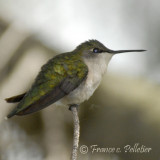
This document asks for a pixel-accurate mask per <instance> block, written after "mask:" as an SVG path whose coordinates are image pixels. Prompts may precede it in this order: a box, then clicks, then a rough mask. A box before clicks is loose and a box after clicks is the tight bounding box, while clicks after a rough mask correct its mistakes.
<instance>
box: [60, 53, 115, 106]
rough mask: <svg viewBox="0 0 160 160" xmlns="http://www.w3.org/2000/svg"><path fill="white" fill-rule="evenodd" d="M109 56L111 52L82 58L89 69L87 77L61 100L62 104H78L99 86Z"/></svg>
mask: <svg viewBox="0 0 160 160" xmlns="http://www.w3.org/2000/svg"><path fill="white" fill-rule="evenodd" d="M111 57H112V55H111V54H107V53H103V54H100V55H99V56H98V57H96V58H88V59H84V61H85V63H86V65H87V66H88V71H89V72H88V75H87V79H86V80H85V81H84V82H82V84H80V86H79V87H78V88H76V89H75V90H73V91H72V92H71V93H70V94H69V95H67V96H65V97H64V98H63V99H62V100H61V102H62V103H63V104H64V103H65V104H80V103H82V102H84V101H85V100H87V99H89V98H90V97H91V96H92V94H93V93H94V91H95V90H96V88H97V87H98V86H99V84H100V82H101V79H102V76H103V75H104V73H105V71H106V70H107V66H108V63H109V61H110V59H111Z"/></svg>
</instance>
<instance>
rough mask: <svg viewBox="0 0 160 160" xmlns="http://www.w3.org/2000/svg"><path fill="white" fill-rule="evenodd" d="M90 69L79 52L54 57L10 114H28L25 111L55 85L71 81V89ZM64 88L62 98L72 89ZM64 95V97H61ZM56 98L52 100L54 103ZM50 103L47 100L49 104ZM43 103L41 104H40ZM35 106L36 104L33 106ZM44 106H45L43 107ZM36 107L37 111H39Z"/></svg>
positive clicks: (42, 69)
mask: <svg viewBox="0 0 160 160" xmlns="http://www.w3.org/2000/svg"><path fill="white" fill-rule="evenodd" d="M87 72H88V69H87V66H86V65H85V63H84V62H83V60H82V58H81V56H80V55H79V54H75V53H73V52H70V53H64V54H60V55H58V56H56V57H54V58H53V59H51V60H49V61H48V63H47V64H45V65H44V66H43V67H42V68H41V72H40V73H39V75H38V76H37V78H36V80H35V82H34V84H33V85H32V87H31V89H30V90H29V91H28V92H27V93H26V95H25V97H24V98H23V99H22V100H21V101H20V103H19V105H18V106H17V107H16V108H15V109H14V110H13V111H12V112H11V113H10V114H9V115H8V117H11V116H13V115H15V114H28V112H27V113H24V112H23V111H25V109H27V108H28V107H29V106H30V105H32V104H34V103H35V102H37V101H39V100H40V99H41V98H42V97H45V95H47V94H49V93H50V92H52V90H54V88H55V87H59V86H60V85H64V83H63V82H64V81H65V83H66V80H67V83H68V81H69V83H71V84H70V85H73V87H72V88H71V90H73V89H74V88H75V87H77V86H78V85H79V84H80V83H81V82H82V81H83V79H85V77H86V75H87ZM65 87H67V86H64V88H63V89H62V90H63V92H64V94H62V95H59V96H60V98H62V97H63V96H65V94H68V93H69V92H70V91H71V90H70V89H69V90H68V91H67V90H66V89H65ZM61 96H62V97H61ZM53 101H54V100H52V103H53ZM49 104H50V103H49V102H47V105H49ZM39 105H41V104H39ZM33 107H34V106H33ZM43 108H44V107H43ZM37 110H38V109H36V110H35V111H37Z"/></svg>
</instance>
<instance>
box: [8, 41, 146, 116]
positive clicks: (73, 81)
mask: <svg viewBox="0 0 160 160" xmlns="http://www.w3.org/2000/svg"><path fill="white" fill-rule="evenodd" d="M142 51H144V50H118V51H114V50H111V49H109V48H107V47H105V46H104V45H103V44H102V43H100V42H99V41H97V40H90V41H86V42H84V43H82V44H80V45H79V46H78V47H77V48H76V49H75V50H73V51H72V52H68V53H63V54H60V55H58V56H56V57H54V58H53V59H51V60H49V61H48V63H47V64H45V65H44V66H43V67H42V69H41V71H40V73H39V74H38V76H37V78H36V80H35V82H34V84H33V85H32V87H31V89H30V90H29V91H28V92H27V93H26V94H21V95H18V96H14V97H11V98H7V99H6V101H7V102H10V103H14V102H20V103H19V104H18V106H17V107H16V108H15V109H14V110H13V111H12V112H11V113H10V114H9V115H8V116H7V117H8V118H10V117H12V116H14V115H25V114H29V113H33V112H36V111H39V110H41V109H43V108H45V107H47V106H49V105H50V104H52V103H54V102H56V101H58V100H62V101H63V102H65V103H64V104H65V105H71V104H80V103H82V102H84V101H85V100H87V99H88V98H89V97H90V96H91V95H92V94H93V92H94V91H95V89H96V88H97V87H98V85H99V84H100V81H101V78H102V75H103V74H104V72H105V70H106V68H107V65H108V63H109V61H110V59H111V57H112V56H113V55H114V54H118V53H124V52H142ZM106 53H107V54H106ZM85 79H86V80H85ZM84 80H85V82H84V83H83V84H82V82H83V81H84ZM80 84H82V85H80ZM72 91H73V92H72ZM63 97H64V98H63Z"/></svg>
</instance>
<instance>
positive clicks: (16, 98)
mask: <svg viewBox="0 0 160 160" xmlns="http://www.w3.org/2000/svg"><path fill="white" fill-rule="evenodd" d="M25 95H26V93H23V94H20V95H17V96H13V97H9V98H6V99H5V100H6V102H8V103H17V102H20V101H21V100H22V99H23V97H24V96H25Z"/></svg>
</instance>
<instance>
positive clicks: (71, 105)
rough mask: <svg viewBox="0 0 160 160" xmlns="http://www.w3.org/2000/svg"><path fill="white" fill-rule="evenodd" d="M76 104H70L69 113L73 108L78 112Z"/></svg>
mask: <svg viewBox="0 0 160 160" xmlns="http://www.w3.org/2000/svg"><path fill="white" fill-rule="evenodd" d="M78 106H79V105H78V104H70V105H69V110H70V111H71V109H72V107H75V108H76V109H77V110H78Z"/></svg>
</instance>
